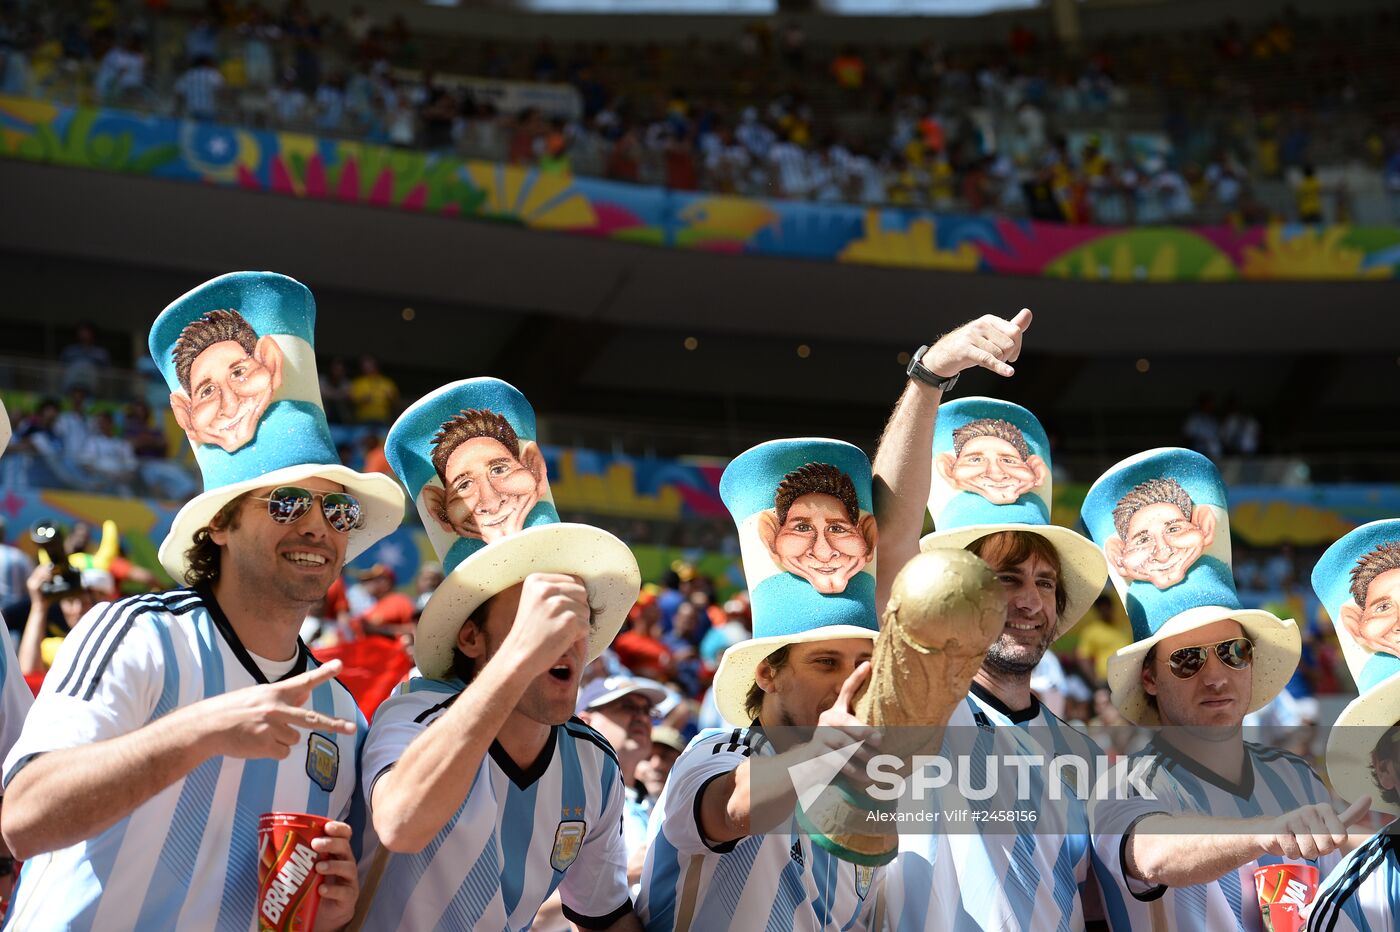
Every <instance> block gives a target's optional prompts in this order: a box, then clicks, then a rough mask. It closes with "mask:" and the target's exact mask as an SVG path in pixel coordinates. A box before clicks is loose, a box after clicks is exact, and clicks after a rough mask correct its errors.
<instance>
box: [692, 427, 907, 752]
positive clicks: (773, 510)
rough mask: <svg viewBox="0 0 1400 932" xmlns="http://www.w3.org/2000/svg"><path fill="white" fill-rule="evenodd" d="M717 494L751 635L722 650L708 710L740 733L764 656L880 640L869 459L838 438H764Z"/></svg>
mask: <svg viewBox="0 0 1400 932" xmlns="http://www.w3.org/2000/svg"><path fill="white" fill-rule="evenodd" d="M719 493H720V497H721V498H722V499H723V500H724V504H725V506H726V507H728V508H729V511H730V513H731V514H732V515H733V516H734V521H735V523H736V524H737V525H738V527H739V548H740V555H741V558H742V560H743V564H744V576H745V578H746V579H747V581H748V586H749V598H750V601H751V605H752V613H753V634H754V636H753V639H752V640H749V641H743V642H741V643H739V644H737V645H735V646H733V647H731V648H729V649H728V650H726V651H725V652H724V656H723V657H722V658H721V659H720V665H719V669H718V670H717V671H715V680H714V689H715V703H716V705H717V706H718V708H719V712H720V714H721V715H722V716H724V718H725V719H726V720H727V721H729V722H730V723H731V724H735V725H747V724H749V717H748V713H747V711H746V710H745V699H746V698H747V696H748V693H749V689H750V688H751V687H752V686H753V684H754V671H755V670H756V669H757V668H758V664H759V663H760V662H761V661H762V660H763V659H764V658H766V657H767V656H768V655H769V654H771V653H773V652H774V651H776V650H778V649H779V648H782V647H786V646H788V645H790V644H799V643H804V642H809V641H825V640H833V639H838V638H865V639H873V638H874V637H875V635H876V634H877V633H878V632H879V623H878V620H877V618H876V615H875V545H876V542H877V539H878V532H877V530H876V526H875V516H874V515H873V514H871V511H872V510H873V506H872V503H871V497H870V460H869V459H868V458H867V457H866V455H865V454H864V453H862V452H861V451H860V449H859V448H857V447H854V446H851V445H850V444H849V443H842V442H841V441H839V440H822V439H812V438H804V439H798V440H773V441H769V442H768V443H761V444H759V445H758V446H756V447H753V448H752V449H750V450H748V451H746V452H744V453H742V454H740V455H739V456H738V457H736V458H735V459H734V460H733V461H732V462H731V463H730V464H729V466H728V467H726V468H725V470H724V474H723V475H722V476H721V477H720V483H719Z"/></svg>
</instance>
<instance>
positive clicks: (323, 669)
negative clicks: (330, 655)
mask: <svg viewBox="0 0 1400 932" xmlns="http://www.w3.org/2000/svg"><path fill="white" fill-rule="evenodd" d="M343 666H344V664H343V663H341V662H340V661H339V660H332V661H330V662H328V663H323V664H321V665H320V666H319V667H316V668H315V669H314V670H307V671H306V672H305V673H302V674H300V675H299V676H294V677H292V678H291V679H289V680H284V681H283V682H282V683H280V684H278V685H280V686H281V687H282V688H283V689H285V690H287V691H288V692H291V693H293V694H297V693H301V694H303V695H309V694H310V693H311V690H313V689H315V688H316V687H317V686H320V685H321V684H322V683H327V682H330V681H331V680H333V679H335V678H336V676H337V675H339V673H340V670H341V668H342V667H343Z"/></svg>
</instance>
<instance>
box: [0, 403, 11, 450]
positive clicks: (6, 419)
mask: <svg viewBox="0 0 1400 932" xmlns="http://www.w3.org/2000/svg"><path fill="white" fill-rule="evenodd" d="M9 445H10V412H8V411H6V410H5V402H3V401H0V456H3V455H4V454H5V448H6V447H8V446H9Z"/></svg>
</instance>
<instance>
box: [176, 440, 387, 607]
mask: <svg viewBox="0 0 1400 932" xmlns="http://www.w3.org/2000/svg"><path fill="white" fill-rule="evenodd" d="M312 478H315V479H325V480H326V481H328V482H338V483H340V484H341V485H343V486H345V491H347V492H349V493H350V494H351V495H354V496H355V497H356V498H358V499H359V500H360V508H361V514H362V516H363V519H364V521H363V524H362V525H361V527H359V528H358V529H356V530H353V531H351V532H350V541H349V543H348V544H347V545H346V548H345V560H346V562H347V563H348V562H349V561H351V560H353V559H355V558H356V557H358V556H359V555H360V554H362V553H364V552H365V551H366V550H368V549H369V547H370V546H371V545H372V544H374V543H375V542H376V541H378V540H380V539H381V538H384V537H387V536H389V535H390V534H392V533H393V532H394V530H395V529H396V528H398V526H399V523H400V522H402V521H403V515H404V494H403V489H402V488H401V487H400V486H399V484H398V483H397V482H395V481H394V480H393V479H391V478H389V477H388V476H386V475H384V474H382V473H377V472H374V473H362V472H356V471H355V470H353V469H350V468H349V467H347V466H342V465H340V464H339V463H333V464H325V463H304V464H302V465H299V466H287V467H285V468H283V469H274V470H273V471H272V472H269V473H264V474H263V475H261V476H255V477H254V478H252V479H246V480H244V481H242V482H234V483H230V484H229V485H221V486H219V487H218V488H217V489H211V490H209V491H208V492H203V493H201V494H199V495H197V496H195V497H194V498H193V499H191V500H190V501H188V502H186V503H185V506H184V507H183V508H181V509H180V511H179V512H178V513H177V514H176V515H175V520H174V521H172V522H171V523H170V533H168V534H166V535H165V540H163V541H161V545H160V565H161V566H163V567H165V571H166V572H167V573H169V574H170V575H171V576H172V577H174V579H175V581H176V583H177V584H183V583H184V582H185V571H186V570H187V569H188V568H189V564H188V563H187V562H186V561H185V551H186V550H188V549H189V548H190V547H191V546H192V545H193V544H194V535H195V532H196V531H198V530H199V529H200V528H203V527H208V525H209V522H210V521H212V520H213V519H214V516H215V515H217V514H218V513H219V511H220V510H221V509H222V508H223V507H224V506H225V505H227V504H228V503H229V502H231V501H233V500H234V499H235V498H237V497H238V496H240V495H242V494H243V493H244V492H252V491H255V490H257V489H272V488H276V487H277V486H279V485H293V484H295V483H297V482H301V481H303V480H306V479H312Z"/></svg>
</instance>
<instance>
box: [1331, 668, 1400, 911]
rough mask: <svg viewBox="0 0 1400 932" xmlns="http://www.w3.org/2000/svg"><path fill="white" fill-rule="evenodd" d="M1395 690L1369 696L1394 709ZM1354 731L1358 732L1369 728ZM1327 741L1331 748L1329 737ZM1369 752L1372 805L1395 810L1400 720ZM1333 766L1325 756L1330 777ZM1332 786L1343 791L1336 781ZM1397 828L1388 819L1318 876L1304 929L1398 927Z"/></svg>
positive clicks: (1385, 689)
mask: <svg viewBox="0 0 1400 932" xmlns="http://www.w3.org/2000/svg"><path fill="white" fill-rule="evenodd" d="M1396 692H1397V690H1396V688H1395V684H1390V686H1389V687H1387V686H1384V685H1383V686H1382V687H1381V688H1380V689H1379V690H1376V691H1373V692H1372V693H1371V699H1370V701H1372V702H1375V701H1377V700H1378V699H1379V700H1380V701H1381V702H1383V703H1385V704H1388V705H1389V706H1390V707H1391V708H1392V709H1393V708H1394V707H1395V704H1396V702H1397V700H1400V696H1397V695H1396ZM1333 727H1334V728H1338V729H1340V728H1344V727H1347V726H1346V725H1338V726H1333ZM1355 731H1356V732H1357V733H1358V735H1359V734H1361V733H1366V732H1369V729H1364V728H1357V729H1355ZM1372 733H1373V732H1372ZM1352 740H1353V741H1355V740H1356V739H1355V738H1353V739H1352ZM1328 745H1329V748H1328V749H1329V751H1330V750H1331V742H1330V741H1329V742H1328ZM1363 753H1364V752H1363ZM1370 756H1371V766H1370V768H1369V769H1370V772H1371V773H1370V778H1371V782H1372V784H1373V785H1374V786H1375V788H1376V789H1378V790H1379V791H1380V798H1379V801H1378V803H1377V805H1376V808H1377V809H1379V810H1383V811H1388V812H1391V813H1394V812H1395V811H1396V809H1397V807H1400V792H1397V790H1400V722H1397V723H1396V724H1395V725H1392V726H1391V727H1390V728H1387V729H1386V730H1385V733H1384V734H1382V735H1381V738H1380V740H1379V741H1377V742H1376V746H1375V748H1374V749H1372V751H1371V755H1370ZM1335 766H1336V765H1335V764H1334V762H1333V761H1332V759H1331V757H1330V756H1329V759H1328V768H1329V772H1330V773H1331V774H1332V776H1333V779H1334V781H1335V780H1337V778H1338V776H1339V775H1338V773H1337V771H1336V769H1334V768H1335ZM1357 777H1359V774H1356V775H1352V780H1355V779H1356V778H1357ZM1343 779H1345V777H1344V778H1343ZM1348 782H1351V781H1348ZM1337 789H1338V791H1339V792H1346V791H1345V789H1343V788H1342V787H1341V786H1340V785H1339V786H1338V787H1337ZM1397 829H1400V820H1392V821H1391V822H1390V823H1389V824H1387V825H1386V826H1385V827H1383V828H1382V829H1381V830H1380V831H1379V832H1377V833H1376V834H1374V835H1372V836H1371V837H1370V838H1368V839H1366V840H1365V841H1364V842H1362V843H1361V844H1360V845H1359V846H1357V847H1356V848H1355V849H1354V850H1353V851H1352V852H1351V854H1348V855H1347V856H1346V857H1345V858H1343V859H1342V862H1341V863H1340V864H1338V865H1337V867H1336V868H1335V869H1334V870H1333V871H1332V873H1331V874H1328V875H1326V876H1325V877H1324V878H1323V880H1322V886H1321V887H1320V888H1319V889H1318V891H1317V896H1316V897H1315V898H1314V899H1313V906H1312V911H1311V912H1310V913H1309V918H1308V928H1309V929H1317V930H1325V932H1382V930H1390V929H1395V928H1397V927H1400V836H1397V834H1396V833H1397Z"/></svg>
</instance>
